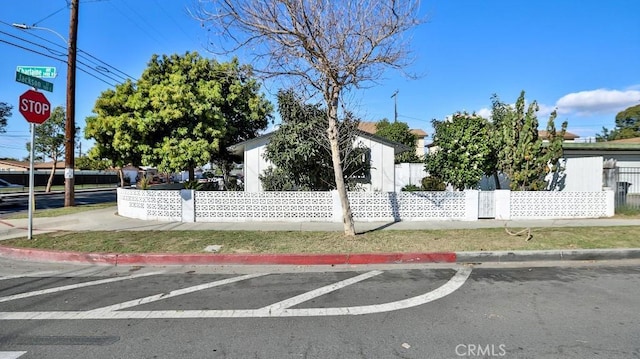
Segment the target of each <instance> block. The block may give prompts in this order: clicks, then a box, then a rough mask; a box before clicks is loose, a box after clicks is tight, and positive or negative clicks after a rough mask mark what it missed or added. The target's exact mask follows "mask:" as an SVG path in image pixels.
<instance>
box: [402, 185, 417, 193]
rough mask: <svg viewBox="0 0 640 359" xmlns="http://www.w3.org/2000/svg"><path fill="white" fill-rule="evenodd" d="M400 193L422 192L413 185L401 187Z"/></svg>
mask: <svg viewBox="0 0 640 359" xmlns="http://www.w3.org/2000/svg"><path fill="white" fill-rule="evenodd" d="M401 191H402V192H416V191H422V188H420V187H418V186H416V185H414V184H408V185H406V186H404V187H402V190H401Z"/></svg>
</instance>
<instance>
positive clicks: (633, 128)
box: [596, 105, 640, 142]
mask: <svg viewBox="0 0 640 359" xmlns="http://www.w3.org/2000/svg"><path fill="white" fill-rule="evenodd" d="M633 137H640V105H635V106H631V107H628V108H626V109H624V110H622V111H620V112H618V114H617V115H616V127H615V129H613V130H612V131H609V129H607V128H605V127H603V128H602V134H597V135H596V141H598V142H601V141H612V140H621V139H624V138H633Z"/></svg>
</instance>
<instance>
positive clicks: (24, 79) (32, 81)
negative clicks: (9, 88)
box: [16, 72, 53, 92]
mask: <svg viewBox="0 0 640 359" xmlns="http://www.w3.org/2000/svg"><path fill="white" fill-rule="evenodd" d="M16 81H17V82H21V83H23V84H26V85H29V86H32V87H35V88H37V89H40V90H44V91H49V92H53V84H52V83H51V82H47V81H44V80H41V79H39V78H37V77H33V76H29V75H25V74H23V73H20V72H16Z"/></svg>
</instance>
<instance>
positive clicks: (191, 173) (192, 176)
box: [188, 166, 196, 181]
mask: <svg viewBox="0 0 640 359" xmlns="http://www.w3.org/2000/svg"><path fill="white" fill-rule="evenodd" d="M188 171H189V181H193V180H195V179H196V171H195V169H194V168H193V166H189V169H188Z"/></svg>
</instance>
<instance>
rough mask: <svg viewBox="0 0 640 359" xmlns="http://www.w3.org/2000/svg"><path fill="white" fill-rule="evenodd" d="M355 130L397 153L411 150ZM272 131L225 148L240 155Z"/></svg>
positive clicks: (400, 144)
mask: <svg viewBox="0 0 640 359" xmlns="http://www.w3.org/2000/svg"><path fill="white" fill-rule="evenodd" d="M357 131H358V136H360V137H364V138H368V139H371V140H373V141H376V142H378V143H382V144H385V145H387V146H389V147H393V149H394V152H395V154H399V153H402V152H406V151H410V150H411V148H409V147H407V146H405V145H403V144H402V143H398V142H394V141H390V140H387V139H386V138H382V137H380V136H376V135H374V134H371V133H369V132H366V131H363V130H361V129H358V130H357ZM274 133H275V131H272V132H268V133H265V134H263V135H260V136H258V137H255V138H252V139H249V140H246V141H243V142H240V143H237V144H235V145H231V146H229V147H227V150H229V152H231V153H233V154H234V155H236V156H242V154H243V153H244V150H245V148H246V147H247V145H248V144H251V143H254V142H257V141H261V140H264V139H266V138H269V137H271V136H273V134H274Z"/></svg>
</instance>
